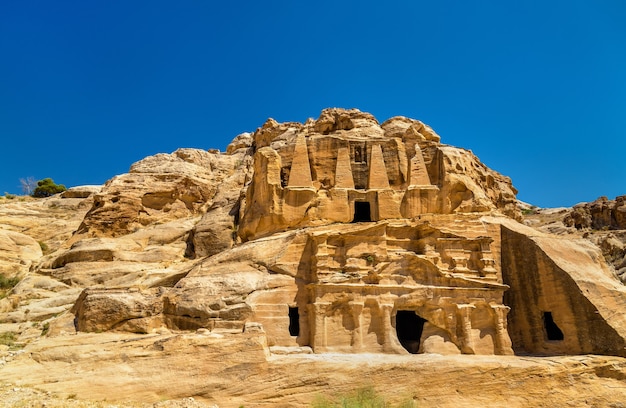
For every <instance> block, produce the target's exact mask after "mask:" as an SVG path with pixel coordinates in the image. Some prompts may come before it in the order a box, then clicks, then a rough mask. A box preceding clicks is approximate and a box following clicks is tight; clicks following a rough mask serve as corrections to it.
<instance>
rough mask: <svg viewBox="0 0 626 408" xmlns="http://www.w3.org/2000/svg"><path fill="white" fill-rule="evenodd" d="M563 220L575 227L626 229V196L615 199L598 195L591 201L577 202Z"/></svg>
mask: <svg viewBox="0 0 626 408" xmlns="http://www.w3.org/2000/svg"><path fill="white" fill-rule="evenodd" d="M563 221H564V223H565V225H567V226H570V227H576V228H577V229H584V228H592V229H595V230H609V229H614V230H626V196H619V197H616V198H615V200H609V199H608V198H607V197H600V198H598V199H597V200H595V201H593V202H591V203H581V204H577V205H575V206H574V208H573V209H572V211H571V212H570V213H569V214H567V216H565V219H564V220H563Z"/></svg>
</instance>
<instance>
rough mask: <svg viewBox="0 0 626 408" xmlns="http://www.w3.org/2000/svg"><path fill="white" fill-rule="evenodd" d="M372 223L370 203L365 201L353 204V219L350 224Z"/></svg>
mask: <svg viewBox="0 0 626 408" xmlns="http://www.w3.org/2000/svg"><path fill="white" fill-rule="evenodd" d="M370 221H372V210H371V207H370V203H369V202H367V201H355V202H354V217H353V218H352V222H370Z"/></svg>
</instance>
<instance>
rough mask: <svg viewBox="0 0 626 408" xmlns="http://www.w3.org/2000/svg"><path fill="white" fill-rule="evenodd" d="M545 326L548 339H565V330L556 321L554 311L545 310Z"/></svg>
mask: <svg viewBox="0 0 626 408" xmlns="http://www.w3.org/2000/svg"><path fill="white" fill-rule="evenodd" d="M543 328H544V330H545V333H546V337H547V338H548V340H563V338H564V337H563V332H562V331H561V329H560V328H559V326H557V324H556V323H554V320H553V319H552V312H543Z"/></svg>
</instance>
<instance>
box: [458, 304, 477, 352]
mask: <svg viewBox="0 0 626 408" xmlns="http://www.w3.org/2000/svg"><path fill="white" fill-rule="evenodd" d="M456 307H457V316H458V320H457V324H460V325H461V338H460V339H459V340H460V343H461V353H463V354H475V352H474V340H473V339H472V309H475V308H476V306H474V305H471V304H457V305H456Z"/></svg>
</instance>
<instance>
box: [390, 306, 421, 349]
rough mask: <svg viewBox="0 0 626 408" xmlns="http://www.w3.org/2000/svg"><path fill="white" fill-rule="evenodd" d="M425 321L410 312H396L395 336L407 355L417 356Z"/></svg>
mask: <svg viewBox="0 0 626 408" xmlns="http://www.w3.org/2000/svg"><path fill="white" fill-rule="evenodd" d="M424 323H426V319H424V318H422V317H420V316H418V315H417V314H416V313H415V312H414V311H412V310H398V313H397V314H396V334H397V335H398V340H399V341H400V344H402V347H404V348H405V349H406V350H407V351H408V352H409V353H411V354H417V353H418V352H419V348H420V339H421V337H422V331H423V330H424Z"/></svg>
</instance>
